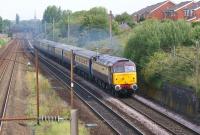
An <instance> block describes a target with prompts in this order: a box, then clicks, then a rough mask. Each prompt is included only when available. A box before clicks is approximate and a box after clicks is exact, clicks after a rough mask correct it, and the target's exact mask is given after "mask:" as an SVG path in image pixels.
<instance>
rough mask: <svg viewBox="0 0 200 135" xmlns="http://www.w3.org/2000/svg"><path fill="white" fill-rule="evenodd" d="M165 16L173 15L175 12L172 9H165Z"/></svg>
mask: <svg viewBox="0 0 200 135" xmlns="http://www.w3.org/2000/svg"><path fill="white" fill-rule="evenodd" d="M166 16H167V17H171V16H175V12H174V11H167V12H166Z"/></svg>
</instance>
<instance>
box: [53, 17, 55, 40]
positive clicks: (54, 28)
mask: <svg viewBox="0 0 200 135" xmlns="http://www.w3.org/2000/svg"><path fill="white" fill-rule="evenodd" d="M54 23H55V20H54V18H53V41H54V29H55V28H54Z"/></svg>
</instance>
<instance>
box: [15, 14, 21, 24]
mask: <svg viewBox="0 0 200 135" xmlns="http://www.w3.org/2000/svg"><path fill="white" fill-rule="evenodd" d="M19 20H20V17H19V15H18V14H16V24H19Z"/></svg>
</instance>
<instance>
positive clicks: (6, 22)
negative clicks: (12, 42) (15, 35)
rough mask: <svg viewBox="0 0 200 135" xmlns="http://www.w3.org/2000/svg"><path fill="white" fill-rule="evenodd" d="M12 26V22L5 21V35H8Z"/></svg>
mask: <svg viewBox="0 0 200 135" xmlns="http://www.w3.org/2000/svg"><path fill="white" fill-rule="evenodd" d="M10 25H11V21H10V20H7V19H5V20H3V29H4V32H5V33H8V31H9V29H10Z"/></svg>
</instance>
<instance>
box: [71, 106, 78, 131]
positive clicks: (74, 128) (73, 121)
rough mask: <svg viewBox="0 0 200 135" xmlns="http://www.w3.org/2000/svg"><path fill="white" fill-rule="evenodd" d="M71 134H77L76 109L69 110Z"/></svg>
mask: <svg viewBox="0 0 200 135" xmlns="http://www.w3.org/2000/svg"><path fill="white" fill-rule="evenodd" d="M70 125H71V133H70V134H71V135H78V110H77V109H73V110H71V123H70Z"/></svg>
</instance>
